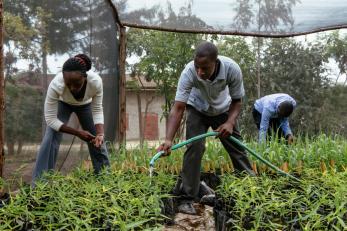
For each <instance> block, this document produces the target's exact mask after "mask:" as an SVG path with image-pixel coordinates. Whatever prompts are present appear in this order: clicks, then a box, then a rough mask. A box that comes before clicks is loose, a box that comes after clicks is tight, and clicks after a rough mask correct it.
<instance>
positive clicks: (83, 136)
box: [77, 130, 95, 142]
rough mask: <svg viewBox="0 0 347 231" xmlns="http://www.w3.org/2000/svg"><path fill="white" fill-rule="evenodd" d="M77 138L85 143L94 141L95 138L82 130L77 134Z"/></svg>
mask: <svg viewBox="0 0 347 231" xmlns="http://www.w3.org/2000/svg"><path fill="white" fill-rule="evenodd" d="M77 136H78V137H79V138H80V139H81V140H84V141H86V142H91V141H93V140H94V138H95V136H93V135H92V134H90V133H89V132H88V131H84V130H80V131H78V133H77Z"/></svg>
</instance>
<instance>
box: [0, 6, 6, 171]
mask: <svg viewBox="0 0 347 231" xmlns="http://www.w3.org/2000/svg"><path fill="white" fill-rule="evenodd" d="M3 9H4V8H3V0H0V177H2V176H3V171H4V162H5V151H4V114H5V112H4V109H5V79H4V42H3V35H4V20H3V19H4V18H3Z"/></svg>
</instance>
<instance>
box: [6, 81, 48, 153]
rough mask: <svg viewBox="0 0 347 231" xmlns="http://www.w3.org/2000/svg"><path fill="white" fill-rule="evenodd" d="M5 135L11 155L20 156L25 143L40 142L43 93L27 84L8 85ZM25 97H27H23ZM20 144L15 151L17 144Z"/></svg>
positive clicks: (8, 83)
mask: <svg viewBox="0 0 347 231" xmlns="http://www.w3.org/2000/svg"><path fill="white" fill-rule="evenodd" d="M5 90H6V115H5V134H6V146H7V149H8V154H9V155H14V154H15V153H16V154H20V153H21V148H22V145H23V143H25V142H33V141H38V139H39V138H40V132H39V131H40V127H41V126H40V124H41V123H40V121H41V116H38V115H42V110H43V109H42V106H41V101H40V99H41V97H42V96H41V94H42V93H41V91H40V90H39V89H37V88H34V87H32V86H30V85H26V84H18V83H10V82H7V84H6V89H5ZM23 96H25V97H23ZM16 143H17V144H18V148H17V150H15V148H14V147H15V144H16Z"/></svg>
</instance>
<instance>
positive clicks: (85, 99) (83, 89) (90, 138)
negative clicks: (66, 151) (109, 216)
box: [33, 54, 109, 182]
mask: <svg viewBox="0 0 347 231" xmlns="http://www.w3.org/2000/svg"><path fill="white" fill-rule="evenodd" d="M90 69H91V60H90V58H89V57H88V56H87V55H85V54H79V55H76V56H75V57H72V58H69V59H68V60H67V61H66V62H65V63H64V65H63V71H62V72H61V73H59V74H57V75H56V76H55V77H54V79H53V80H52V82H51V83H50V85H49V87H48V90H47V96H46V100H45V107H44V114H45V119H46V123H47V125H48V126H47V128H46V132H45V136H44V138H43V141H42V144H41V147H40V150H39V152H38V155H37V159H36V165H35V168H34V171H33V182H34V181H36V180H37V178H39V177H40V176H41V174H42V173H43V172H44V171H48V170H53V169H54V166H55V162H56V160H57V154H58V150H59V145H60V141H61V138H62V133H68V134H71V135H75V136H78V137H79V138H80V139H82V140H84V141H86V142H87V143H88V149H89V153H90V156H91V160H92V164H93V167H94V172H95V173H99V172H100V170H101V169H102V168H103V167H105V166H109V159H108V154H107V149H106V146H105V144H104V114H103V107H102V97H103V89H102V80H101V78H100V76H99V75H97V74H96V73H93V72H90V71H89V70H90ZM72 112H74V113H75V114H76V115H77V117H78V120H79V122H80V124H81V127H82V129H83V130H79V129H74V128H72V127H69V126H67V122H68V120H69V118H70V115H71V113H72Z"/></svg>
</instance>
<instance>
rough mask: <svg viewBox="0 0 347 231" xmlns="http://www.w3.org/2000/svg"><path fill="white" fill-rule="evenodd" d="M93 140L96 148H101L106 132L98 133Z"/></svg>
mask: <svg viewBox="0 0 347 231" xmlns="http://www.w3.org/2000/svg"><path fill="white" fill-rule="evenodd" d="M92 142H93V144H94V146H95V147H96V148H100V147H101V145H102V144H103V143H104V134H97V135H96V137H95V139H94V140H93V141H92Z"/></svg>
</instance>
